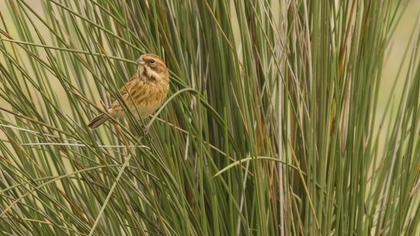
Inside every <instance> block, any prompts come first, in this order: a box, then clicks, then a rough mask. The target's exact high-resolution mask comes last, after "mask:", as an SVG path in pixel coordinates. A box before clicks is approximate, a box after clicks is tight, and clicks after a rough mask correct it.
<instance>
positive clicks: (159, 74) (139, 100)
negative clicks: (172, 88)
mask: <svg viewBox="0 0 420 236" xmlns="http://www.w3.org/2000/svg"><path fill="white" fill-rule="evenodd" d="M136 63H137V65H138V67H137V72H136V74H135V75H134V76H133V77H132V78H131V79H130V80H129V81H128V82H127V83H126V84H125V85H124V86H123V87H122V88H121V89H120V96H121V98H122V100H123V101H124V103H125V104H126V106H127V107H128V109H129V110H130V112H131V113H132V114H133V115H134V117H135V118H137V119H143V118H145V117H147V116H149V115H151V114H152V113H153V112H155V111H156V109H158V108H159V107H160V105H162V103H163V101H164V100H165V98H166V95H167V94H168V90H169V72H168V68H167V67H166V65H165V62H164V61H163V60H162V59H161V58H160V57H159V56H157V55H154V54H144V55H141V56H140V58H139V59H138V60H137V61H136ZM106 113H107V114H106ZM125 115H126V114H125V111H124V108H123V105H122V104H121V103H120V101H118V100H116V101H114V102H113V103H112V104H111V106H110V107H109V108H108V109H107V111H106V112H104V113H102V114H100V115H98V116H97V117H95V118H93V119H92V121H90V122H89V125H88V126H89V127H90V128H91V129H95V128H97V127H98V126H100V125H102V124H103V123H104V122H105V121H107V120H109V119H110V116H111V117H114V118H117V117H123V116H125Z"/></svg>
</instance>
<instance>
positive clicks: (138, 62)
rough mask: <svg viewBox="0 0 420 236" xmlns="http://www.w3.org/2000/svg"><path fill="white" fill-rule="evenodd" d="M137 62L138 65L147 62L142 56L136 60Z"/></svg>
mask: <svg viewBox="0 0 420 236" xmlns="http://www.w3.org/2000/svg"><path fill="white" fill-rule="evenodd" d="M136 63H137V65H144V64H145V62H144V61H143V58H141V57H140V58H139V59H138V60H137V61H136Z"/></svg>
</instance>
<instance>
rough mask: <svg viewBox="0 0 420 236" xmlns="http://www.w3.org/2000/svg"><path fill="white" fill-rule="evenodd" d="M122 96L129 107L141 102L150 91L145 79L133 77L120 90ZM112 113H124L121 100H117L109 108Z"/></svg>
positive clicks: (118, 114)
mask: <svg viewBox="0 0 420 236" xmlns="http://www.w3.org/2000/svg"><path fill="white" fill-rule="evenodd" d="M119 93H120V96H121V98H122V99H123V100H124V102H125V103H126V105H127V106H128V107H132V106H134V105H135V104H141V103H142V101H143V100H144V99H145V98H146V97H147V96H148V91H147V89H146V86H145V83H144V81H143V80H141V79H138V78H137V77H133V78H132V79H130V80H129V81H128V82H127V83H126V84H125V85H124V86H123V87H122V88H121V89H120V91H119ZM109 112H110V113H111V114H115V115H117V116H120V115H122V113H123V108H122V106H121V104H120V102H119V100H115V101H114V102H113V103H112V104H111V108H110V109H109Z"/></svg>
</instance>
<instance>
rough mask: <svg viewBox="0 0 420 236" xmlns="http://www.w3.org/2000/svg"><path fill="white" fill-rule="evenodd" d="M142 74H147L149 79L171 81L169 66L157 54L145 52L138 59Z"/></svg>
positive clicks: (138, 70)
mask: <svg viewBox="0 0 420 236" xmlns="http://www.w3.org/2000/svg"><path fill="white" fill-rule="evenodd" d="M136 63H137V66H138V69H137V73H139V75H140V76H142V77H143V76H146V77H147V78H148V79H152V80H153V79H154V80H158V81H159V80H164V81H169V73H168V68H167V67H166V65H165V62H164V61H163V60H162V59H161V58H160V57H159V56H157V55H155V54H143V55H141V56H140V58H139V59H138V60H137V61H136Z"/></svg>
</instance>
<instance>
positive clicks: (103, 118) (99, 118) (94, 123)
mask: <svg viewBox="0 0 420 236" xmlns="http://www.w3.org/2000/svg"><path fill="white" fill-rule="evenodd" d="M107 120H109V117H108V116H107V115H106V114H105V113H102V114H100V115H99V116H97V117H95V118H93V119H92V120H91V121H90V122H89V124H88V127H89V128H91V129H96V128H97V127H98V126H100V125H102V124H103V123H104V122H105V121H107Z"/></svg>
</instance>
